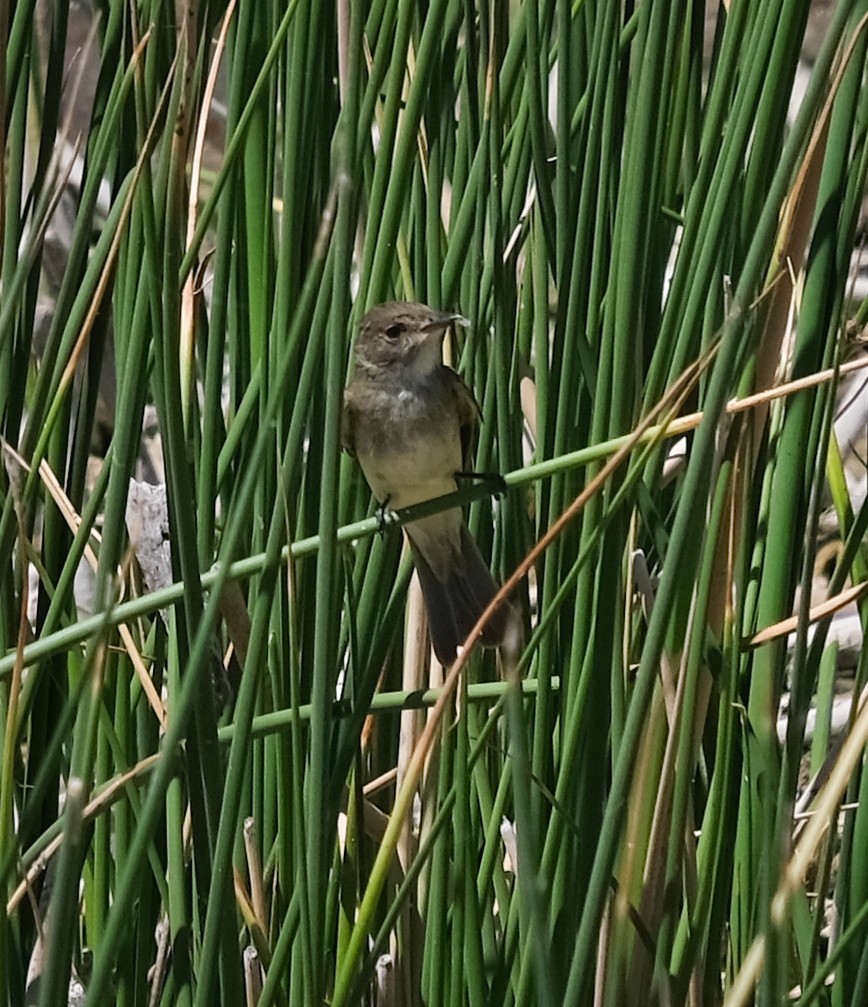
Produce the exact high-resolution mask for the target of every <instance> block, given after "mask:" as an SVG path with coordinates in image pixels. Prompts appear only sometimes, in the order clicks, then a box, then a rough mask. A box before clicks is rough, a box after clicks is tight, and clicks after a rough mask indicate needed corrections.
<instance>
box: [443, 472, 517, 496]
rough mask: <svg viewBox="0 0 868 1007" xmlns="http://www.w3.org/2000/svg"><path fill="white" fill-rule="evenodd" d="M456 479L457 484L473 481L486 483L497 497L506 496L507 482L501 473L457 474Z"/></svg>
mask: <svg viewBox="0 0 868 1007" xmlns="http://www.w3.org/2000/svg"><path fill="white" fill-rule="evenodd" d="M455 479H456V481H457V482H461V481H462V480H467V481H468V482H469V481H470V480H473V481H475V482H480V483H485V484H486V485H487V486H488V488H489V489H490V490H491V492H492V493H495V494H497V496H505V494H506V488H507V487H506V480H505V479H504V478H503V476H502V475H501V474H500V473H499V472H456V473H455Z"/></svg>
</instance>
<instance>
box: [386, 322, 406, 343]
mask: <svg viewBox="0 0 868 1007" xmlns="http://www.w3.org/2000/svg"><path fill="white" fill-rule="evenodd" d="M403 332H404V326H403V325H401V324H400V323H397V322H396V323H395V324H394V325H390V326H389V327H388V328H387V329H386V339H388V340H389V342H392V343H394V342H395V340H396V339H398V338H399V337H400V336H401V335H402V333H403Z"/></svg>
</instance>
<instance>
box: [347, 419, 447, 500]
mask: <svg viewBox="0 0 868 1007" xmlns="http://www.w3.org/2000/svg"><path fill="white" fill-rule="evenodd" d="M359 461H360V463H361V466H362V471H363V472H364V474H365V478H366V479H367V481H368V484H369V485H370V487H371V489H372V490H373V492H374V496H375V497H376V498H377V499H378V500H379V501H380V503H383V502H386V501H387V502H388V505H389V507H390V508H391V509H392V510H400V509H401V508H402V507H410V506H412V505H413V504H417V503H421V502H422V501H424V500H433V499H434V498H435V497H439V496H443V495H444V494H446V493H453V492H454V491H455V489H456V488H457V487H456V483H455V473H456V472H460V471H461V442H460V439H459V435H458V425H457V423H456V424H455V427H454V429H453V428H452V427H451V425H450V424H447V425H445V429H444V428H443V427H442V426H441V427H440V428H439V429H438V431H437V432H436V433H435V432H434V431H432V430H431V428H430V425H429V426H428V427H427V428H421V427H415V428H414V429H413V430H412V431H408V432H407V434H406V435H405V436H403V437H396V438H394V439H393V438H390V437H384V438H382V439H381V440H380V443H378V444H376V445H370V450H369V451H367V452H360V453H359Z"/></svg>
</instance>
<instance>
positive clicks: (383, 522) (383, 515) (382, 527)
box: [377, 497, 392, 538]
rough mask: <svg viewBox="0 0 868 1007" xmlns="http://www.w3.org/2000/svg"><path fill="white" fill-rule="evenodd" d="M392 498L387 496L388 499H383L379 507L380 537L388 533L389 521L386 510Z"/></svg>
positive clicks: (378, 524) (378, 532)
mask: <svg viewBox="0 0 868 1007" xmlns="http://www.w3.org/2000/svg"><path fill="white" fill-rule="evenodd" d="M391 499H392V498H391V497H386V499H385V500H383V501H382V503H381V504H380V506H379V507H377V534H378V535H379V536H380V538H384V537H385V535H386V526H387V525H388V523H389V522H388V521H387V520H386V510H387V508H388V506H389V501H390V500H391Z"/></svg>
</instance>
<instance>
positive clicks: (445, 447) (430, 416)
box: [341, 301, 515, 666]
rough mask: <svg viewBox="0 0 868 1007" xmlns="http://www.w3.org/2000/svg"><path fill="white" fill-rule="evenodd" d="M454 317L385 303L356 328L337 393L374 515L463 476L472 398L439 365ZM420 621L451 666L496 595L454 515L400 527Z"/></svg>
mask: <svg viewBox="0 0 868 1007" xmlns="http://www.w3.org/2000/svg"><path fill="white" fill-rule="evenodd" d="M452 325H461V326H466V325H469V322H468V321H467V319H465V318H464V317H463V316H462V315H460V314H458V313H457V312H454V311H436V310H435V309H434V308H430V307H428V306H427V305H425V304H418V303H415V302H412V301H388V302H386V303H384V304H378V305H377V306H376V307H373V308H371V309H370V311H368V312H367V314H366V315H364V317H363V318H362V320H361V322H360V324H359V330H358V336H357V339H356V342H355V351H354V358H355V359H354V367H353V374H352V378H351V380H350V382H349V384H348V385H347V387H346V389H345V390H344V404H343V414H342V424H341V441H342V446H343V448H344V450H345V451H347V453H348V454H350V455H352V456H353V457H355V458H356V459H357V460H358V462H359V465H360V466H361V469H362V473H363V474H364V476H365V479H366V480H367V482H368V485H369V486H370V488H371V490H372V491H373V494H374V496H375V497H376V499H377V501H378V502H379V504H380V506H381V507H382V508H385V507H386V506H388V507H389V508H390V509H391V510H401V509H402V508H404V507H411V506H413V505H414V504H418V503H422V502H423V501H426V500H432V499H434V498H436V497H440V496H444V495H445V494H447V493H453V492H455V490H457V488H458V480H459V479H460V478H461V477H462V476H469V475H471V474H472V473H471V468H472V460H473V455H474V452H475V448H476V442H477V437H478V431H479V423H480V420H481V411H480V408H479V405H478V403H477V401H476V399H475V398H474V397H473V393H472V392H471V391H470V389H469V388H468V387H467V385H466V384H465V383H464V381H462V379H461V377H460V376H459V375H458V374H457V373H456V372H455V371H454V370H452V368H451V367H447V366H446V365H445V364H444V363H443V359H442V344H443V338H444V336H445V334H446V332H447V331H448V329H449V328H450V326H452ZM404 530H405V532H406V535H407V539H408V541H409V544H410V550H411V553H412V556H413V562H414V564H415V567H416V572H417V574H418V577H419V583H420V585H421V588H422V597H423V599H424V602H425V609H426V612H427V614H428V625H429V631H430V634H431V642H432V645H433V647H434V653H435V654H436V656H437V659H438V661H440V663H441V664H443V665H444V666H448V665H450V664H451V663H452V662H454V661H455V659H456V656H457V654H458V648H459V647H460V646H461V645H462V644H463V643H464V641H465V640H466V638H467V637H468V635H469V634H470V632H471V630H472V629H473V627H474V626H475V624H476V622H477V621H478V619H479V617H480V616H481V615H482V613H483V612H484V611H485V609H486V608H487V607H488V605H489V603H490V602H491V601H492V599H493V598H494V596H495V594H496V593H497V591H498V584H497V581H496V580H495V579H494V577H493V576H492V574H491V571H490V570H489V568H488V566H487V564H486V562H485V560H484V559H483V557H482V554H481V553H480V551H479V546H478V545H477V544H476V542H475V540H474V538H473V536H472V535H471V534H470V531H469V530H468V528H467V525H466V523H465V521H464V517H463V515H462V513H461V509H460V508H458V507H453V508H450V509H448V510H445V511H441V512H440V513H438V514H432V515H430V516H428V517H423V518H418V519H416V520H414V521H409V522H407V523H406V524H405V525H404ZM514 618H515V612H514V610H513V608H512V606H511V605H510V604H509V602H506V601H504V602H502V603H501V605H500V606H499V607H498V609H496V610H495V612H494V613H493V615H492V616H491V618H490V619H489V621H488V623H487V624H486V626H485V628H484V629H483V631H482V633H481V642H482V645H483V646H489V647H496V646H500V645H502V644H503V642H504V640H505V637H506V635H507V632H508V629H509V626H510V624H511V623H512V622H513V620H514Z"/></svg>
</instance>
